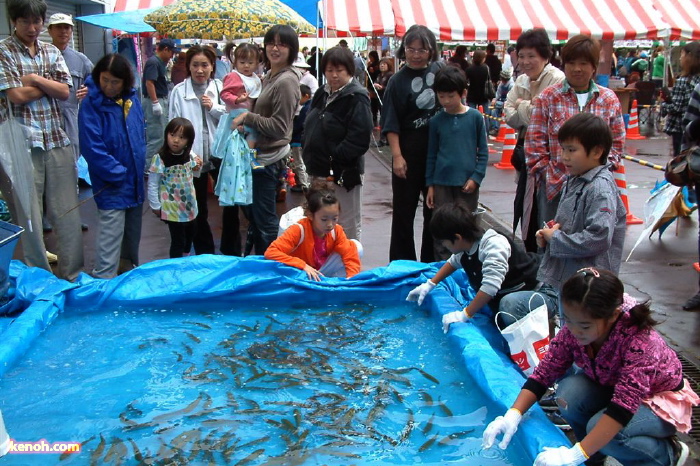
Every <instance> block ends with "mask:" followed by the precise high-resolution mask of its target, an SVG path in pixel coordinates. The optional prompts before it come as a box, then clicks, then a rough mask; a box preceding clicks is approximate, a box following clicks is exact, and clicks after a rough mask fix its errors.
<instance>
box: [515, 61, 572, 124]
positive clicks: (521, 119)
mask: <svg viewBox="0 0 700 466" xmlns="http://www.w3.org/2000/svg"><path fill="white" fill-rule="evenodd" d="M562 81H564V72H563V71H561V70H560V69H559V68H555V67H554V66H552V65H550V64H547V65H546V66H545V67H544V69H543V70H542V73H541V74H540V76H539V78H538V79H537V80H535V81H531V80H530V78H529V77H528V75H526V74H521V75H520V76H518V78H517V79H516V80H515V83H514V84H513V88H512V89H511V90H510V92H508V97H507V98H506V103H505V105H504V106H503V108H504V111H505V114H506V115H505V116H506V123H508V126H510V127H511V128H515V129H516V130H517V131H518V133H519V135H520V136H524V135H525V131H526V130H527V125H529V124H530V114H531V113H532V108H533V105H532V99H533V98H535V97H536V96H537V95H539V93H540V92H542V91H543V90H544V89H545V88H547V87H549V86H551V85H553V84H559V83H560V82H562ZM518 99H522V101H521V102H520V104H518V105H516V103H515V102H516V101H517V100H518Z"/></svg>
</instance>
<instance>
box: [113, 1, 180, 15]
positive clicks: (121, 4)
mask: <svg viewBox="0 0 700 466" xmlns="http://www.w3.org/2000/svg"><path fill="white" fill-rule="evenodd" d="M173 2H175V0H117V1H116V3H115V4H114V12H115V13H116V12H119V11H132V10H143V9H145V8H160V7H162V6H166V5H170V4H171V3H173Z"/></svg>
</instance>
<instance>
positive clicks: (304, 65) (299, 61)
mask: <svg viewBox="0 0 700 466" xmlns="http://www.w3.org/2000/svg"><path fill="white" fill-rule="evenodd" d="M293 65H294V66H296V67H297V68H311V67H310V66H309V64H308V63H306V62H305V61H304V55H302V54H298V55H297V59H296V60H294V63H293Z"/></svg>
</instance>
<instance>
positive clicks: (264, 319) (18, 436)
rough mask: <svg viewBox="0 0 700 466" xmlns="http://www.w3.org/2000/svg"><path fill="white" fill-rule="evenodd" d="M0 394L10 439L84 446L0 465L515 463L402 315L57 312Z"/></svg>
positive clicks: (452, 366)
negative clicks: (484, 440)
mask: <svg viewBox="0 0 700 466" xmlns="http://www.w3.org/2000/svg"><path fill="white" fill-rule="evenodd" d="M0 393H2V396H1V401H0V408H1V409H2V411H3V414H4V417H5V423H6V425H7V429H8V431H9V433H10V436H11V438H13V439H14V440H15V441H38V440H40V439H45V440H46V441H47V442H57V441H71V442H82V444H83V445H82V450H81V452H80V453H76V454H71V455H58V454H42V455H23V454H9V455H7V456H6V457H5V458H3V460H2V461H3V463H4V464H7V465H17V464H42V465H44V464H61V465H63V464H66V465H68V464H70V465H87V464H123V465H128V464H177V465H182V464H193V465H200V464H201V465H205V464H231V465H243V464H249V465H302V464H304V465H325V464H328V465H330V464H333V465H385V464H395V465H407V464H424V465H430V464H433V465H437V464H446V463H452V462H454V463H459V464H474V465H477V464H478V465H504V464H513V465H520V464H525V463H526V462H527V458H525V457H524V455H523V454H522V452H519V451H518V449H517V446H516V445H515V444H514V445H512V446H511V448H510V449H509V450H508V451H507V452H501V451H500V450H498V449H494V450H487V451H485V450H483V449H482V448H481V434H482V432H483V428H484V425H485V422H486V418H487V416H488V417H489V419H490V418H491V417H493V416H494V415H495V414H498V413H495V412H493V411H491V412H489V411H488V408H489V407H488V406H487V405H486V401H485V399H484V398H483V397H482V395H481V392H480V391H479V389H478V387H476V386H475V384H474V382H473V380H472V379H471V377H470V376H469V374H467V373H466V370H465V369H464V365H463V363H462V362H461V361H460V360H459V359H458V358H457V357H456V356H455V354H454V348H451V347H449V346H448V344H447V340H446V338H445V337H444V335H443V334H442V331H441V328H440V326H439V324H438V323H437V322H436V320H435V319H434V317H430V316H429V315H428V314H427V313H426V312H425V311H423V310H420V309H417V308H416V307H414V306H405V305H398V306H384V305H382V306H373V305H368V304H358V305H354V306H342V307H341V306H327V307H322V306H319V307H313V308H305V309H301V308H291V309H282V308H280V307H277V308H262V309H261V308H257V309H240V308H235V309H231V308H230V306H229V307H226V306H225V305H217V304H215V303H204V302H203V303H202V305H201V306H200V307H197V308H194V307H188V308H183V309H162V310H160V309H111V310H99V311H95V312H89V313H88V312H80V311H77V310H74V309H73V310H71V309H69V310H67V311H66V312H65V313H64V314H62V315H61V316H60V317H59V319H57V321H56V322H55V323H54V324H52V325H51V326H50V327H49V328H48V329H47V330H46V332H45V333H44V334H43V335H42V336H41V338H40V339H39V340H38V341H37V342H36V343H35V345H34V346H33V347H32V349H31V350H30V352H29V354H28V355H27V356H26V357H25V358H24V360H23V361H22V362H21V363H20V364H18V366H17V367H15V368H14V369H12V370H11V371H9V372H8V373H7V374H6V375H5V377H4V379H3V380H2V382H1V383H0ZM465 461H466V463H465ZM530 461H531V460H530Z"/></svg>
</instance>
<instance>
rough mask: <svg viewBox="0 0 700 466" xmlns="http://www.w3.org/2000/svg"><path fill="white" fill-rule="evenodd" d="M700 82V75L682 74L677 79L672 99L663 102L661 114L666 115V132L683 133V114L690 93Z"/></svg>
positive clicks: (672, 90) (672, 91)
mask: <svg viewBox="0 0 700 466" xmlns="http://www.w3.org/2000/svg"><path fill="white" fill-rule="evenodd" d="M698 84H700V75H698V74H696V75H693V76H681V77H679V78H678V79H676V82H675V83H674V84H673V88H672V89H671V99H670V101H668V102H661V116H665V117H666V125H665V126H664V133H666V134H671V133H682V132H683V130H684V129H685V127H684V126H683V116H684V115H685V112H686V110H687V108H688V102H689V101H690V95H691V94H692V93H693V89H695V86H697V85H698Z"/></svg>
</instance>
